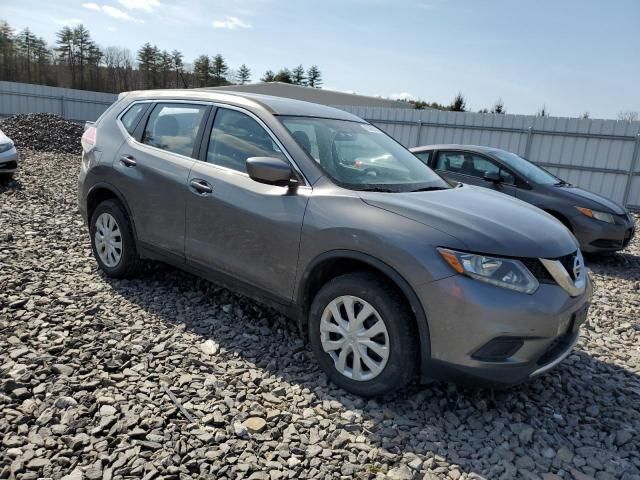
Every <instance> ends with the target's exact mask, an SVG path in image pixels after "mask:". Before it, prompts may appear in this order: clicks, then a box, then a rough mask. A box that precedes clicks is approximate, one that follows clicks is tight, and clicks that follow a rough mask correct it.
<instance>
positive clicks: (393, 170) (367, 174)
mask: <svg viewBox="0 0 640 480" xmlns="http://www.w3.org/2000/svg"><path fill="white" fill-rule="evenodd" d="M278 118H279V119H280V121H281V122H282V124H283V125H284V126H285V127H286V128H287V130H289V132H290V133H291V135H292V136H293V138H294V139H295V140H296V142H298V144H299V145H300V146H301V147H302V148H303V149H304V150H305V151H306V152H307V153H308V154H309V156H310V157H312V158H313V159H314V160H315V161H316V162H318V163H319V164H320V166H321V167H322V169H323V170H324V171H325V172H326V173H327V175H329V177H331V179H332V180H333V181H334V182H335V183H337V184H338V185H340V186H343V187H345V188H350V189H352V190H369V191H381V192H413V191H420V190H423V191H424V190H441V189H445V188H451V187H450V186H449V184H447V183H446V182H445V181H444V180H443V179H442V178H441V177H440V176H438V175H437V174H436V173H435V172H434V171H433V170H431V169H430V168H429V167H427V166H426V165H425V164H424V163H422V162H421V161H420V160H418V159H417V158H416V157H415V156H414V155H413V154H412V153H410V152H409V151H408V150H406V149H405V148H404V147H403V146H402V145H400V144H399V143H397V142H396V141H394V140H393V139H391V138H390V137H388V136H387V135H385V134H384V133H383V132H381V131H380V130H378V129H377V128H376V127H374V126H372V125H369V124H367V123H358V122H350V121H346V120H334V119H329V118H316V117H284V116H281V117H278Z"/></svg>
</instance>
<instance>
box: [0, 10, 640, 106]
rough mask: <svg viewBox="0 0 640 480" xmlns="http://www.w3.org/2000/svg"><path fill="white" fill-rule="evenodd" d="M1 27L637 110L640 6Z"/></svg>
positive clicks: (475, 92)
mask: <svg viewBox="0 0 640 480" xmlns="http://www.w3.org/2000/svg"><path fill="white" fill-rule="evenodd" d="M0 19H5V20H7V21H8V22H9V24H10V25H12V26H13V27H14V28H15V29H16V30H20V29H23V28H25V27H27V26H28V27H29V28H30V29H31V30H32V31H33V32H34V33H36V34H37V35H39V36H42V37H44V38H45V40H47V41H48V42H50V43H52V44H53V42H54V41H55V32H56V31H58V30H59V29H60V28H61V27H62V26H63V25H65V24H69V25H74V24H77V23H83V24H84V25H85V26H86V27H88V28H89V30H90V31H91V35H92V37H93V38H94V40H96V42H97V43H98V44H99V45H101V46H103V47H106V46H110V45H117V46H123V47H127V48H129V49H130V50H131V51H132V52H135V51H136V50H137V49H138V48H139V47H140V46H141V45H142V44H143V43H145V42H151V43H152V44H156V45H158V47H159V48H160V49H167V50H173V49H178V50H180V51H182V52H183V53H184V56H185V60H186V61H188V62H190V61H192V60H193V59H194V58H195V57H197V56H198V55H200V54H203V53H204V54H208V55H214V54H216V53H221V54H222V55H223V56H224V57H225V59H226V60H227V62H228V63H229V65H230V66H231V67H232V68H237V67H238V66H240V65H241V64H243V63H246V64H247V65H248V66H249V68H250V69H251V71H252V81H258V80H259V78H260V77H261V76H262V75H263V73H264V72H265V71H266V70H268V69H271V70H274V71H275V70H278V69H279V68H282V67H288V68H293V67H295V66H296V65H298V64H300V63H302V64H303V65H304V66H305V67H309V66H310V65H311V64H317V65H318V66H319V67H320V70H321V72H322V74H323V81H324V85H323V87H324V88H327V89H332V90H340V91H349V92H357V93H360V94H363V95H375V96H383V97H390V98H414V99H422V100H426V101H428V102H431V101H436V102H439V103H445V104H448V103H450V102H451V100H452V99H453V97H454V96H455V95H456V94H457V93H458V92H462V93H463V94H464V95H465V97H466V99H467V104H468V108H470V109H471V110H479V109H481V108H485V107H486V108H491V107H492V105H493V104H494V103H495V102H496V100H498V99H502V101H503V102H504V105H505V107H506V110H507V112H508V113H521V114H534V113H536V112H537V111H538V110H540V108H541V107H542V106H543V105H544V106H546V109H547V111H548V112H549V113H550V114H551V115H552V116H578V115H581V114H582V113H584V112H589V114H590V116H591V118H617V117H618V114H619V113H620V112H621V111H628V110H634V111H640V0H510V1H508V0H395V1H382V0H323V1H317V0H316V1H311V0H232V1H228V0H227V1H222V0H56V1H51V2H50V1H43V0H41V1H37V0H19V1H15V0H0Z"/></svg>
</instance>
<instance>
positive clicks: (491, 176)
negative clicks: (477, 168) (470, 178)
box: [484, 172, 502, 183]
mask: <svg viewBox="0 0 640 480" xmlns="http://www.w3.org/2000/svg"><path fill="white" fill-rule="evenodd" d="M484 179H485V180H486V181H487V182H493V183H500V182H502V178H500V174H499V173H498V172H484Z"/></svg>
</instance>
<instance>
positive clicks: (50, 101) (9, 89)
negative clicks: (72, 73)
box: [0, 82, 118, 122]
mask: <svg viewBox="0 0 640 480" xmlns="http://www.w3.org/2000/svg"><path fill="white" fill-rule="evenodd" d="M116 98H118V96H117V95H115V94H113V93H101V92H90V91H86V90H75V89H71V88H59V87H47V86H45V85H31V84H29V83H16V82H0V116H3V117H6V116H9V115H15V114H17V113H41V112H45V113H56V114H58V115H62V116H63V117H65V118H68V119H69V120H75V121H78V122H84V121H85V120H95V119H96V118H98V117H99V116H100V115H101V114H102V112H104V111H105V110H106V109H107V107H108V106H109V105H111V104H112V103H113V102H115V100H116Z"/></svg>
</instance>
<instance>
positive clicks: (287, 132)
mask: <svg viewBox="0 0 640 480" xmlns="http://www.w3.org/2000/svg"><path fill="white" fill-rule="evenodd" d="M82 144H83V150H84V153H83V156H82V167H81V172H80V180H79V205H80V209H81V211H82V213H83V215H84V217H85V218H86V220H87V222H88V225H89V231H90V238H91V245H92V248H93V252H94V255H95V258H96V260H97V262H98V265H99V266H100V268H101V269H102V270H103V271H104V272H105V274H106V275H108V276H112V277H118V278H121V277H131V276H133V275H135V273H136V272H137V271H139V267H140V265H141V261H142V259H154V260H160V261H162V262H166V263H169V264H172V265H175V266H178V267H179V268H182V269H185V270H187V271H190V272H192V273H194V274H196V275H199V276H202V277H205V278H207V279H210V280H212V281H214V282H216V283H220V284H223V285H225V286H228V287H230V288H233V289H236V290H239V291H241V292H242V293H244V294H246V295H248V296H250V297H253V298H255V299H257V300H259V301H262V302H264V303H266V304H268V305H270V306H272V307H275V308H276V309H278V310H280V311H282V312H284V313H285V314H286V315H288V316H289V317H291V318H292V319H294V320H295V321H296V322H297V323H298V325H299V326H300V328H301V330H302V331H303V332H305V333H306V334H307V335H308V338H309V341H310V343H311V347H312V349H313V351H314V353H315V355H316V358H317V361H318V363H319V364H320V366H321V368H322V369H323V370H324V371H325V372H326V374H327V375H328V376H329V377H330V379H331V380H333V381H334V382H335V383H336V384H338V385H339V386H341V387H343V388H345V389H346V390H348V391H350V392H353V393H356V394H359V395H363V396H374V395H380V394H383V393H385V392H389V391H392V390H396V389H398V388H401V387H403V386H405V385H406V384H407V383H409V382H411V381H413V380H416V379H425V378H428V377H431V378H442V379H446V380H454V381H466V382H473V383H476V384H477V383H480V384H482V385H510V384H515V383H519V382H523V381H525V380H526V379H528V378H530V377H533V376H536V375H539V374H541V373H542V372H545V371H547V370H549V369H550V368H552V367H554V366H555V365H557V364H558V363H559V362H560V361H562V360H563V359H564V358H565V357H566V356H567V355H568V354H569V353H570V352H571V350H572V348H573V346H574V345H575V343H576V341H577V338H578V334H579V327H580V325H581V324H582V323H583V322H584V321H585V319H586V317H587V309H588V304H589V300H590V297H591V290H592V289H591V283H590V280H589V276H588V274H587V271H586V269H585V267H584V264H583V259H582V254H581V252H580V249H579V248H578V244H577V242H576V239H575V238H574V237H573V235H571V233H570V232H569V231H568V230H567V229H566V228H565V227H564V226H563V225H562V224H561V223H560V222H559V221H558V220H556V219H555V218H553V217H552V216H551V215H548V214H547V213H545V212H543V211H541V210H539V209H537V208H535V207H533V206H531V205H528V204H526V203H524V202H521V201H519V200H517V199H514V198H509V197H506V196H504V195H502V194H500V193H496V192H492V191H490V190H487V189H483V188H478V187H475V186H466V185H465V186H462V187H457V188H452V187H451V186H450V185H449V184H448V183H447V182H445V181H444V180H443V179H442V178H441V177H440V176H438V175H437V174H436V173H434V172H433V171H432V170H431V169H430V168H429V167H428V166H426V165H424V164H423V163H422V162H421V161H420V160H418V158H416V157H415V156H414V155H412V154H411V153H410V152H409V151H408V150H406V149H405V148H404V147H402V146H401V145H400V144H398V143H397V142H396V141H394V140H393V139H392V138H390V137H389V136H387V135H385V134H384V133H383V132H381V131H380V130H378V129H377V128H376V127H374V126H372V125H370V124H368V123H366V122H365V121H363V120H362V119H360V118H358V117H355V116H353V115H351V114H349V113H346V112H343V111H341V110H337V109H333V108H328V107H324V106H320V105H316V104H311V103H306V102H301V101H296V100H289V99H284V98H277V97H269V96H262V95H254V94H246V93H242V94H241V93H231V92H225V93H215V92H213V91H210V90H206V89H203V90H189V91H185V90H175V91H171V90H164V91H163V90H154V91H143V92H132V93H128V94H123V95H121V98H120V99H119V100H118V101H117V102H116V103H115V104H114V105H112V106H111V107H110V108H109V109H108V110H107V111H106V112H105V113H104V114H103V115H102V116H101V117H100V119H99V120H98V121H97V122H96V124H95V125H94V126H91V127H89V128H88V129H87V130H86V132H85V134H84V136H83V139H82ZM370 162H374V163H375V162H379V163H384V168H381V169H380V170H379V171H377V172H375V173H371V172H368V171H363V170H362V169H361V168H360V166H361V165H362V164H363V163H370Z"/></svg>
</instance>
